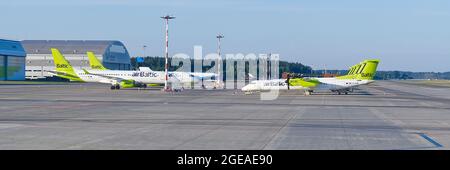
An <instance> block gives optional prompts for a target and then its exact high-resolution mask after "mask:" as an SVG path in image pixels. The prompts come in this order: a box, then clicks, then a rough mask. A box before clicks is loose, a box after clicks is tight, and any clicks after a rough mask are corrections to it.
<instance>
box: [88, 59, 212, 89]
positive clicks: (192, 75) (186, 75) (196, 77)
mask: <svg viewBox="0 0 450 170" xmlns="http://www.w3.org/2000/svg"><path fill="white" fill-rule="evenodd" d="M87 56H88V59H89V64H90V67H91V69H92V70H108V69H107V68H106V67H104V66H103V65H102V63H101V62H100V61H99V60H98V59H97V57H95V54H94V53H93V52H91V51H88V52H87ZM139 71H143V72H157V73H159V74H163V75H164V74H165V72H163V71H153V70H151V69H150V68H149V67H139ZM90 73H92V72H90ZM92 74H94V73H92ZM168 74H169V76H170V77H171V76H173V77H175V78H176V79H178V80H180V83H186V84H190V83H192V82H193V83H199V82H200V81H201V80H205V81H214V82H216V80H212V79H217V77H218V76H217V74H216V73H202V72H182V71H169V72H168ZM154 84H157V83H154ZM216 85H218V84H215V86H216Z"/></svg>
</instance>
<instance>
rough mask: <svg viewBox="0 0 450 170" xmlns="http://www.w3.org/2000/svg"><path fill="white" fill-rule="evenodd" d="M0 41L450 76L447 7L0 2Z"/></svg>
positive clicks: (432, 1) (413, 0) (321, 1)
mask: <svg viewBox="0 0 450 170" xmlns="http://www.w3.org/2000/svg"><path fill="white" fill-rule="evenodd" d="M0 6H1V7H2V10H1V13H2V14H1V15H0V22H1V24H0V38H3V39H14V40H35V39H44V40H120V41H122V42H123V43H124V44H125V46H126V47H127V49H128V51H129V52H130V54H131V55H132V56H142V55H143V54H144V50H143V45H146V46H147V48H146V50H145V54H146V55H150V56H163V54H164V33H165V32H164V31H165V27H164V22H163V20H162V19H161V18H160V17H161V16H163V15H166V14H170V15H173V16H175V17H176V19H174V20H171V21H170V25H169V35H170V41H169V42H170V46H169V51H170V55H173V54H176V53H185V54H188V55H189V56H193V55H194V54H193V51H194V46H195V45H200V46H202V47H203V54H208V53H213V52H216V50H217V39H216V38H215V37H216V35H217V34H218V33H222V34H223V35H224V36H225V38H223V39H222V54H227V53H230V54H236V53H243V54H249V53H255V54H263V53H274V54H279V55H280V59H281V60H285V61H291V62H300V63H303V64H306V65H309V66H312V67H313V68H314V69H347V68H348V67H349V66H351V65H353V64H356V63H358V62H360V61H362V60H364V59H367V58H377V59H380V60H381V63H380V65H379V70H401V71H434V72H443V71H450V1H448V0H395V1H392V0H376V1H375V0H373V1H361V0H339V1H336V0H308V1H307V0H126V1H125V0H64V1H61V0H39V1H36V0H0Z"/></svg>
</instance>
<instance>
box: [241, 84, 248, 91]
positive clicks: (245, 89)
mask: <svg viewBox="0 0 450 170" xmlns="http://www.w3.org/2000/svg"><path fill="white" fill-rule="evenodd" d="M248 86H249V85H246V86H244V87H242V89H241V90H242V91H248V90H249V87H248Z"/></svg>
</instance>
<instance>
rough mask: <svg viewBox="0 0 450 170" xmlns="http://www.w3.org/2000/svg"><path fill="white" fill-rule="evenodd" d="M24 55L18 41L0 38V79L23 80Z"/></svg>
mask: <svg viewBox="0 0 450 170" xmlns="http://www.w3.org/2000/svg"><path fill="white" fill-rule="evenodd" d="M25 56H26V54H25V50H24V49H23V47H22V45H21V44H20V42H19V41H11V40H4V39H0V80H25Z"/></svg>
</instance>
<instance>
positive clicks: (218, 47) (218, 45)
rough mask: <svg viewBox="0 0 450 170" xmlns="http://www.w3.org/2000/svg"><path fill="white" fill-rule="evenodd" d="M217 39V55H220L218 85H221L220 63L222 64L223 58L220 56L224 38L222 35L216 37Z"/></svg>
mask: <svg viewBox="0 0 450 170" xmlns="http://www.w3.org/2000/svg"><path fill="white" fill-rule="evenodd" d="M216 38H217V54H218V55H219V58H218V59H217V85H218V86H219V85H220V79H221V78H222V77H221V76H220V63H221V62H222V56H221V55H220V39H222V38H224V36H223V35H222V34H218V35H217V36H216Z"/></svg>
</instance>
